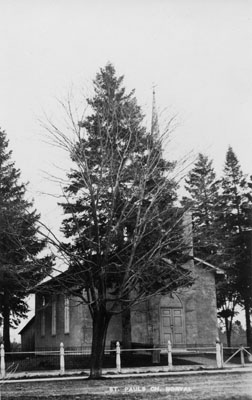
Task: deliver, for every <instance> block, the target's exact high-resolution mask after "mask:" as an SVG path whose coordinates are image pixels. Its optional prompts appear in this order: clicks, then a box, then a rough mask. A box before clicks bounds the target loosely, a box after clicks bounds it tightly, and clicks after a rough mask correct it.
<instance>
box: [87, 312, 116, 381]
mask: <svg viewBox="0 0 252 400" xmlns="http://www.w3.org/2000/svg"><path fill="white" fill-rule="evenodd" d="M110 318H111V315H109V314H108V313H106V311H105V310H104V309H100V310H98V311H95V312H94V314H93V334H92V353H91V365H90V379H99V378H101V376H102V364H103V356H104V348H105V343H106V336H107V329H108V325H109V321H110Z"/></svg>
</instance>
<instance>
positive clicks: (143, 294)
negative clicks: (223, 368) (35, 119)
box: [52, 64, 192, 377]
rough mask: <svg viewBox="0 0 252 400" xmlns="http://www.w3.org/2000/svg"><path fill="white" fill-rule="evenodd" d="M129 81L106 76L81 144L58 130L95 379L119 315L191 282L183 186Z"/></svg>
mask: <svg viewBox="0 0 252 400" xmlns="http://www.w3.org/2000/svg"><path fill="white" fill-rule="evenodd" d="M122 82H123V77H119V78H118V77H116V74H115V69H114V67H113V66H112V65H111V64H108V65H106V66H105V68H104V69H101V70H100V72H99V73H98V74H97V76H96V79H95V81H94V91H95V93H94V97H93V98H91V99H89V100H88V104H89V106H90V111H91V112H90V115H89V116H88V117H86V119H85V120H84V121H82V122H80V123H79V132H78V138H77V141H76V143H72V145H71V146H69V143H70V142H69V140H68V139H67V138H66V136H65V134H64V133H59V131H58V130H54V129H53V127H52V133H53V134H54V136H55V139H56V140H57V141H58V143H59V142H60V143H61V145H62V146H64V147H67V148H68V149H69V151H70V153H71V158H72V160H73V161H74V163H75V168H73V169H72V170H71V172H70V174H69V176H68V178H69V185H67V187H66V188H65V192H64V193H65V198H66V199H67V201H65V203H64V204H62V206H63V209H64V213H65V215H66V218H65V219H64V221H63V225H62V230H63V232H64V235H65V237H66V238H68V239H69V241H68V243H65V244H62V246H61V250H62V249H63V250H64V252H65V255H66V256H67V257H69V264H70V267H69V279H70V280H69V285H71V288H73V286H75V287H78V288H79V289H80V290H79V291H78V290H77V289H76V293H75V294H76V295H79V296H80V297H81V298H82V301H83V302H84V303H86V304H87V305H88V307H89V310H90V314H91V317H92V321H93V338H92V358H91V359H92V362H91V377H99V376H100V374H101V368H102V357H103V351H104V346H105V340H106V332H107V327H108V324H109V321H110V319H111V317H112V315H114V314H118V313H119V312H123V313H125V312H127V310H129V309H130V308H131V307H132V306H133V305H134V304H137V303H138V302H141V301H144V300H146V299H148V298H149V297H151V296H153V295H154V294H158V293H159V294H162V293H169V292H172V291H173V290H175V289H176V288H177V287H180V286H184V285H188V284H190V283H191V282H192V278H191V276H190V272H189V271H188V269H185V268H183V262H184V258H185V255H184V252H183V251H182V250H184V248H185V243H184V240H183V237H182V236H183V233H182V220H183V218H182V215H181V211H179V210H177V209H175V207H174V201H175V200H176V184H175V182H174V181H173V180H172V179H169V178H168V176H169V173H170V172H171V171H172V169H173V167H174V165H173V163H171V162H167V161H165V160H164V159H163V157H162V148H161V143H160V141H159V140H158V138H157V137H155V136H154V135H152V134H151V133H148V132H147V131H146V129H145V128H144V127H143V125H142V120H143V115H142V113H141V110H140V108H139V106H138V105H137V103H136V99H135V98H134V96H133V94H134V92H131V93H129V94H126V91H125V88H123V86H122ZM75 128H76V125H75ZM65 286H66V285H65ZM83 288H84V289H85V290H84V291H83ZM72 290H73V289H72Z"/></svg>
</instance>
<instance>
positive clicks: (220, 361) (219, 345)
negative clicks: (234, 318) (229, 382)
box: [216, 338, 223, 368]
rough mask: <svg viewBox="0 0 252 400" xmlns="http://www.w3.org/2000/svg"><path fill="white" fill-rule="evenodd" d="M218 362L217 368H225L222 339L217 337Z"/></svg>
mask: <svg viewBox="0 0 252 400" xmlns="http://www.w3.org/2000/svg"><path fill="white" fill-rule="evenodd" d="M216 363H217V368H223V346H222V343H221V342H220V339H219V338H217V339H216Z"/></svg>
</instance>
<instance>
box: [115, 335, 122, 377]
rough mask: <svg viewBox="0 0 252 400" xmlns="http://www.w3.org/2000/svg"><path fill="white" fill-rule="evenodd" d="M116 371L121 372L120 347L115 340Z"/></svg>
mask: <svg viewBox="0 0 252 400" xmlns="http://www.w3.org/2000/svg"><path fill="white" fill-rule="evenodd" d="M116 371H117V372H118V373H120V372H121V349H120V342H116Z"/></svg>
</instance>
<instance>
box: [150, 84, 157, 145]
mask: <svg viewBox="0 0 252 400" xmlns="http://www.w3.org/2000/svg"><path fill="white" fill-rule="evenodd" d="M151 134H152V135H153V136H154V137H155V138H156V139H158V138H159V125H158V115H157V109H156V93H155V86H153V92H152V116H151Z"/></svg>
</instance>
